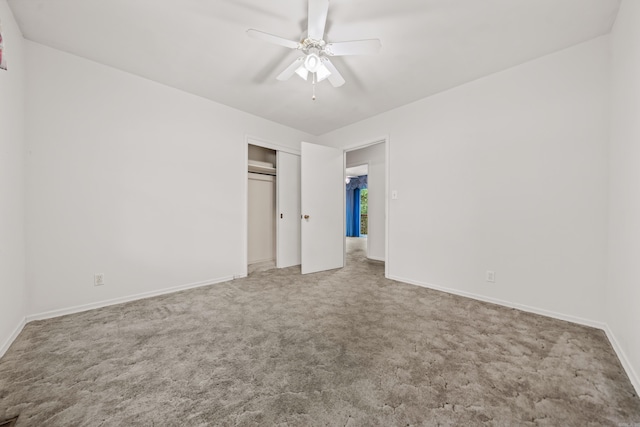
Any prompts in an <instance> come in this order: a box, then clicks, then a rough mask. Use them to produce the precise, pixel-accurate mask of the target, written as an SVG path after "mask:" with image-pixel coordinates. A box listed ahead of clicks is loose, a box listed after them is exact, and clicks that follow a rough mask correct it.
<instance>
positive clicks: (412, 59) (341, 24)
mask: <svg viewBox="0 0 640 427" xmlns="http://www.w3.org/2000/svg"><path fill="white" fill-rule="evenodd" d="M8 1H9V5H10V6H11V9H12V10H13V13H14V15H15V17H16V19H17V21H18V24H19V25H20V28H21V29H22V32H23V34H24V36H25V38H27V39H29V40H32V41H35V42H38V43H42V44H44V45H47V46H51V47H54V48H57V49H60V50H63V51H66V52H70V53H73V54H75V55H78V56H82V57H85V58H88V59H91V60H94V61H97V62H99V63H102V64H105V65H108V66H111V67H114V68H118V69H121V70H124V71H127V72H130V73H133V74H137V75H139V76H142V77H146V78H148V79H151V80H155V81H157V82H160V83H163V84H166V85H168V86H172V87H175V88H178V89H182V90H184V91H187V92H190V93H193V94H196V95H199V96H202V97H205V98H209V99H211V100H214V101H217V102H220V103H222V104H226V105H228V106H231V107H234V108H237V109H239V110H243V111H246V112H248V113H252V114H255V115H257V116H261V117H264V118H266V119H270V120H273V121H275V122H278V123H282V124H284V125H287V126H291V127H293V128H297V129H300V130H303V131H306V132H309V133H311V134H315V135H320V134H323V133H325V132H328V131H331V130H334V129H337V128H340V127H342V126H345V125H348V124H351V123H354V122H356V121H359V120H362V119H364V118H367V117H371V116H373V115H376V114H378V113H381V112H384V111H387V110H390V109H393V108H395V107H398V106H401V105H404V104H407V103H410V102H412V101H416V100H418V99H421V98H424V97H426V96H429V95H432V94H435V93H437V92H441V91H443V90H446V89H448V88H451V87H454V86H458V85H460V84H463V83H465V82H469V81H472V80H475V79H477V78H480V77H482V76H486V75H488V74H491V73H494V72H497V71H500V70H503V69H506V68H509V67H512V66H514V65H517V64H520V63H523V62H526V61H528V60H531V59H534V58H537V57H539V56H542V55H545V54H548V53H551V52H554V51H558V50H560V49H563V48H566V47H569V46H572V45H574V44H577V43H580V42H583V41H586V40H589V39H591V38H594V37H597V36H599V35H603V34H606V33H608V32H609V31H610V30H611V27H612V25H613V22H614V21H615V17H616V14H617V10H618V7H619V0H394V1H389V0H330V5H329V19H328V23H327V31H326V34H325V41H330V42H336V41H347V40H358V39H367V38H379V39H380V40H381V41H382V49H381V52H380V53H379V54H378V55H375V56H351V57H334V58H333V59H332V61H333V63H334V65H335V66H336V67H337V68H338V69H339V70H340V72H341V73H342V75H343V76H344V77H345V79H346V81H347V83H346V84H345V85H344V86H342V87H340V88H333V87H332V86H331V85H330V84H329V82H328V81H323V82H321V83H319V84H318V85H317V97H318V99H317V100H316V101H312V100H311V84H310V83H308V82H305V81H303V80H302V79H300V78H298V77H297V76H295V75H294V76H293V77H292V78H291V79H290V80H289V81H286V82H279V81H277V80H276V79H275V77H276V76H277V75H278V74H279V73H280V72H281V71H282V70H283V69H284V68H285V67H286V66H288V65H289V64H290V63H291V62H293V60H294V59H295V58H296V57H297V56H298V55H297V54H298V53H297V52H296V51H292V50H289V49H287V48H284V47H281V46H276V45H271V44H267V43H265V42H262V41H260V40H256V39H252V38H249V37H248V36H247V35H246V33H245V32H246V30H247V29H250V28H254V29H258V30H261V31H265V32H268V33H272V34H276V35H279V36H281V37H284V38H287V39H291V40H301V39H302V38H303V36H304V35H305V30H306V25H307V22H306V18H307V0H269V1H265V0H109V1H106V0H8Z"/></svg>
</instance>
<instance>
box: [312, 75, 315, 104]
mask: <svg viewBox="0 0 640 427" xmlns="http://www.w3.org/2000/svg"><path fill="white" fill-rule="evenodd" d="M312 74H313V80H312V81H311V83H312V84H311V87H312V88H313V89H312V90H313V94H312V96H311V99H312V100H313V101H315V100H316V73H312Z"/></svg>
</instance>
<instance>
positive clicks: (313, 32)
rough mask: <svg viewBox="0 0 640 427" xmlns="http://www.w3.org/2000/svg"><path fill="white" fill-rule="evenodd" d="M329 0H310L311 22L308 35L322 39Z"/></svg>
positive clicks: (315, 38)
mask: <svg viewBox="0 0 640 427" xmlns="http://www.w3.org/2000/svg"><path fill="white" fill-rule="evenodd" d="M328 12H329V0H309V24H308V26H307V31H308V32H307V36H308V37H309V38H310V39H314V40H322V38H323V37H324V27H325V25H326V23H327V13H328Z"/></svg>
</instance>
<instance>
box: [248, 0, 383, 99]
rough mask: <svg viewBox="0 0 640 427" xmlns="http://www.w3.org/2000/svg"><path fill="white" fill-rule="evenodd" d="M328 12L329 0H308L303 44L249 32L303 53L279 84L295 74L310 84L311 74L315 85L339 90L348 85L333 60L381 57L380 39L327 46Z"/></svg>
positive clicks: (250, 34) (257, 32)
mask: <svg viewBox="0 0 640 427" xmlns="http://www.w3.org/2000/svg"><path fill="white" fill-rule="evenodd" d="M328 11H329V0H309V16H308V20H309V21H308V22H309V24H308V27H307V28H308V30H307V37H306V38H305V39H303V40H302V41H300V42H296V41H291V40H287V39H284V38H282V37H278V36H274V35H273V34H269V33H265V32H262V31H258V30H253V29H251V30H247V34H248V35H249V36H250V37H253V38H256V39H260V40H264V41H266V42H269V43H273V44H277V45H280V46H284V47H288V48H290V49H297V50H300V51H302V53H303V55H302V56H300V57H298V58H297V59H296V60H295V61H294V62H293V64H291V65H289V66H288V67H287V68H286V69H285V70H284V71H283V72H282V73H280V74H279V75H278V77H277V79H278V80H280V81H285V80H288V79H289V78H290V77H291V76H293V74H298V75H299V76H300V77H302V78H303V79H304V80H307V79H308V77H309V74H311V78H312V83H313V84H314V85H315V83H316V82H321V81H322V80H324V79H328V80H329V82H330V83H331V84H332V85H333V86H334V87H339V86H342V85H343V84H344V83H345V80H344V78H343V77H342V76H341V75H340V73H339V72H338V70H337V69H336V67H335V66H334V65H333V63H331V61H330V60H329V57H330V56H346V55H367V54H373V53H378V51H379V50H380V48H381V46H382V44H381V43H380V40H378V39H369V40H354V41H346V42H336V43H327V42H326V41H325V40H324V28H325V25H326V23H327V13H328ZM313 99H315V95H314V97H313Z"/></svg>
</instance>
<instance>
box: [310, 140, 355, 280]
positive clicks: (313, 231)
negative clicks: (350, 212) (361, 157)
mask: <svg viewBox="0 0 640 427" xmlns="http://www.w3.org/2000/svg"><path fill="white" fill-rule="evenodd" d="M301 148H302V149H301V153H302V157H301V165H302V166H301V178H302V179H301V182H300V184H301V206H302V218H301V221H302V227H301V232H302V241H301V255H302V274H307V273H315V272H317V271H324V270H331V269H334V268H342V267H344V209H345V207H344V154H343V151H342V150H339V149H337V148H332V147H325V146H322V145H316V144H310V143H307V142H303V143H302V147H301Z"/></svg>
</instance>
